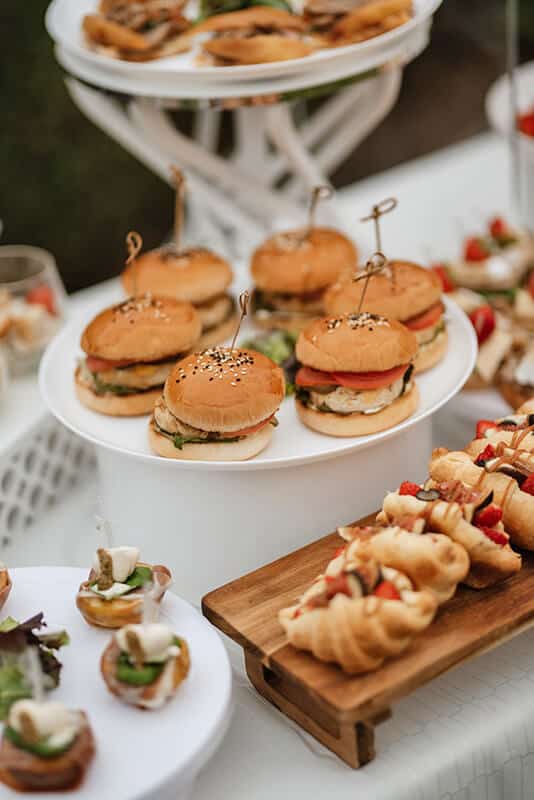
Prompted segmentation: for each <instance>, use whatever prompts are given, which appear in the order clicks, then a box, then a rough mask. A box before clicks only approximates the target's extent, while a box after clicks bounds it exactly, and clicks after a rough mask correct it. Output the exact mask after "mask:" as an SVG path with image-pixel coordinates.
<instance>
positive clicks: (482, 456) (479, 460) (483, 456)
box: [475, 444, 497, 467]
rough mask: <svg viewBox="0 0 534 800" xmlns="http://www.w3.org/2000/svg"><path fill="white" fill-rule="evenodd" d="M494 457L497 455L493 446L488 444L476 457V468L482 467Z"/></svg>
mask: <svg viewBox="0 0 534 800" xmlns="http://www.w3.org/2000/svg"><path fill="white" fill-rule="evenodd" d="M496 455H497V453H496V450H495V448H494V447H493V445H491V444H488V445H486V447H485V448H484V450H483V451H482V452H481V453H479V454H478V456H477V457H476V459H475V464H476V465H477V467H483V466H484V464H485V463H486V461H490V460H491V459H492V458H495V456H496Z"/></svg>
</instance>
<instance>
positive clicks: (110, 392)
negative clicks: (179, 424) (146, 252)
mask: <svg viewBox="0 0 534 800" xmlns="http://www.w3.org/2000/svg"><path fill="white" fill-rule="evenodd" d="M200 330H201V324H200V318H199V315H198V314H197V312H196V310H195V309H194V308H193V306H192V305H191V304H190V303H184V302H181V301H180V300H173V299H171V298H154V297H152V296H151V295H149V294H146V295H140V296H139V297H136V298H131V299H129V300H125V301H124V302H123V303H120V304H119V305H116V306H112V307H111V308H107V309H106V310H105V311H102V312H101V313H100V314H98V316H96V317H95V318H94V320H93V321H92V322H91V323H89V325H88V326H87V328H86V329H85V330H84V332H83V335H82V338H81V347H82V350H83V351H84V352H85V353H86V357H85V358H84V360H83V361H82V362H81V363H80V365H79V366H78V368H77V369H76V373H75V378H74V380H75V386H76V393H77V395H78V399H79V400H80V402H81V403H83V404H84V405H85V406H87V407H88V408H90V409H92V410H93V411H98V412H100V413H101V414H109V415H111V416H117V417H133V416H137V415H140V414H149V413H150V412H151V411H152V409H153V407H154V402H155V400H156V399H157V398H158V397H159V395H160V394H161V388H162V386H163V384H164V383H165V379H166V378H167V375H168V374H169V372H170V371H171V369H172V367H173V365H174V364H175V362H176V361H177V360H178V359H179V358H181V357H183V356H184V355H185V354H186V353H189V352H190V351H191V349H192V348H193V347H194V346H195V344H196V343H197V342H198V338H199V336H200Z"/></svg>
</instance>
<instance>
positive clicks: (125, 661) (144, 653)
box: [100, 623, 190, 709]
mask: <svg viewBox="0 0 534 800" xmlns="http://www.w3.org/2000/svg"><path fill="white" fill-rule="evenodd" d="M189 665H190V659H189V649H188V647H187V643H186V642H185V641H184V639H181V638H180V637H178V636H176V635H175V634H174V633H173V631H172V630H171V628H169V627H168V626H167V625H163V624H161V623H151V624H142V625H126V626H125V627H124V628H121V629H120V630H119V631H117V632H116V633H115V634H114V635H113V638H112V640H111V642H110V643H109V644H108V646H107V647H106V649H105V650H104V652H103V654H102V659H101V662H100V668H101V672H102V677H103V678H104V681H105V683H106V685H107V687H108V689H109V691H110V692H111V693H112V694H114V695H116V696H117V697H118V698H119V699H120V700H122V701H123V702H124V703H128V704H129V705H133V706H137V707H138V708H144V709H157V708H161V707H162V706H163V705H165V703H167V702H168V701H169V700H170V699H171V698H172V697H173V696H174V695H175V694H176V690H177V689H178V686H179V685H180V684H181V683H182V681H183V680H185V678H186V677H187V674H188V672H189Z"/></svg>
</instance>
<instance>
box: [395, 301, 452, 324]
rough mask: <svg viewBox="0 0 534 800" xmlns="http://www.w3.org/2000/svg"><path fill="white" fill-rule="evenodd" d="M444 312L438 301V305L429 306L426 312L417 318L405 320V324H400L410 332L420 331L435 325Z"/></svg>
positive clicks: (441, 304)
mask: <svg viewBox="0 0 534 800" xmlns="http://www.w3.org/2000/svg"><path fill="white" fill-rule="evenodd" d="M444 310H445V309H444V307H443V303H442V302H441V301H440V302H439V303H436V305H435V306H431V307H430V308H429V309H428V311H424V312H423V313H422V314H419V315H418V316H417V317H412V318H411V319H407V320H406V322H403V323H402V324H403V325H405V326H406V327H407V328H409V329H410V330H411V331H420V330H423V328H430V326H431V325H435V324H436V323H437V322H439V319H440V317H441V315H442V314H443V312H444Z"/></svg>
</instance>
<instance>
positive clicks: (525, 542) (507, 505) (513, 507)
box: [430, 448, 534, 550]
mask: <svg viewBox="0 0 534 800" xmlns="http://www.w3.org/2000/svg"><path fill="white" fill-rule="evenodd" d="M430 475H431V477H432V478H433V479H434V480H435V481H438V482H440V481H450V480H460V481H463V482H464V483H467V484H468V485H469V486H473V487H475V488H476V489H477V490H478V491H480V492H482V493H488V492H490V491H492V492H493V496H494V500H495V502H496V503H497V504H498V505H500V506H501V508H502V512H503V522H504V525H505V528H506V530H507V531H508V532H509V534H510V538H511V541H512V543H513V544H516V545H517V546H518V547H522V548H524V549H525V550H534V496H532V495H530V494H527V493H526V492H522V491H521V489H520V488H519V485H518V484H517V482H516V481H515V480H514V479H513V478H510V477H508V475H504V474H502V473H498V472H487V471H486V470H485V469H484V468H483V467H478V466H477V465H476V464H475V463H474V462H473V456H471V455H469V454H468V453H464V452H460V451H458V452H450V451H448V450H445V449H444V448H438V449H437V450H434V452H433V453H432V458H431V461H430Z"/></svg>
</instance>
